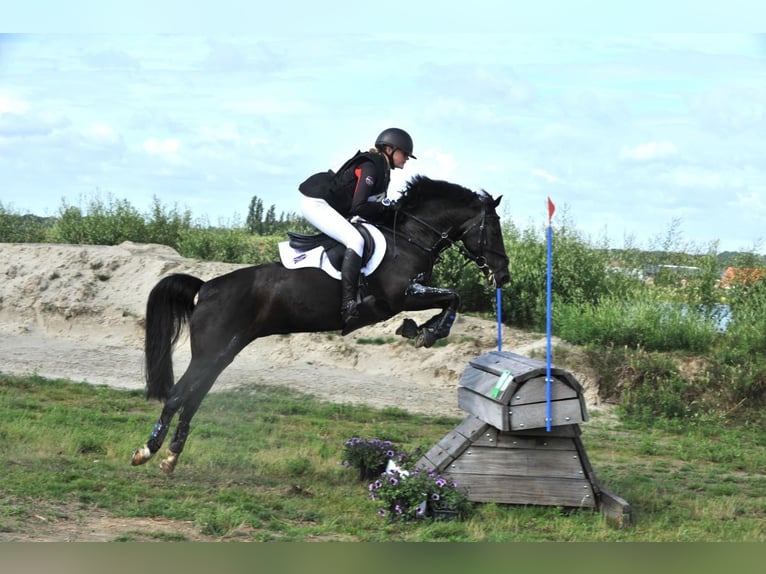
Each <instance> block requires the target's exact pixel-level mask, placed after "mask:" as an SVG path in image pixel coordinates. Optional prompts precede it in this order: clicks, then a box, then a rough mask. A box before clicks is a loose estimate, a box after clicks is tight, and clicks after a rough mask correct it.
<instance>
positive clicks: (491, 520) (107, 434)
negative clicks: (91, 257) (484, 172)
mask: <svg viewBox="0 0 766 574" xmlns="http://www.w3.org/2000/svg"><path fill="white" fill-rule="evenodd" d="M158 414H159V406H158V405H157V404H156V403H147V402H146V401H145V400H144V399H143V397H142V395H141V393H139V392H135V391H121V390H115V389H110V388H107V387H101V386H92V385H89V384H85V383H72V382H68V381H60V380H56V381H51V380H46V379H42V378H39V377H32V378H24V379H21V378H12V377H6V376H2V375H0V440H1V441H2V444H3V449H2V451H0V466H1V467H2V468H3V474H2V482H0V539H2V537H3V533H10V534H12V533H13V532H22V531H24V529H29V528H31V526H30V525H31V524H33V523H34V521H35V520H39V517H43V518H45V519H46V520H48V521H55V520H56V519H57V518H60V517H61V515H62V513H63V514H66V513H70V514H71V512H72V509H73V508H74V509H76V510H75V512H76V513H82V514H86V513H88V512H89V511H90V510H92V509H99V510H101V511H105V512H108V513H110V514H111V515H113V516H117V517H148V518H151V517H161V518H164V519H168V520H178V521H187V522H189V523H192V524H193V525H194V528H195V529H196V531H197V532H199V533H200V534H203V535H205V536H208V537H211V538H214V539H223V540H252V541H270V540H282V541H310V540H338V541H346V540H347V541H761V542H763V541H766V535H764V531H763V523H764V519H765V518H766V477H764V475H763V469H764V468H766V437H764V434H763V430H762V428H760V427H753V428H747V427H745V428H736V429H725V428H710V427H708V426H705V425H701V424H697V425H689V426H685V427H680V426H678V425H679V423H675V424H676V425H677V426H676V427H673V426H671V425H666V428H660V427H659V426H657V427H655V428H646V427H640V428H636V427H631V426H629V425H627V424H621V423H615V422H609V420H611V419H608V417H602V416H599V413H598V412H595V413H592V414H593V417H592V421H591V422H589V423H587V424H585V425H583V427H582V429H583V441H584V443H585V446H586V449H587V452H588V455H589V458H590V460H591V463H592V465H593V468H594V471H595V473H596V476H597V477H598V479H599V482H600V484H601V486H603V487H604V488H608V489H609V490H611V491H612V492H614V493H616V494H618V495H620V496H622V497H623V498H625V499H626V500H628V501H629V502H630V503H631V506H632V508H633V512H634V524H633V525H632V526H630V527H629V528H626V529H622V530H620V529H617V528H614V527H613V526H611V525H610V523H608V522H607V521H606V519H605V518H604V517H602V516H601V515H600V514H599V513H597V512H591V511H575V512H569V511H566V510H564V509H559V508H550V507H513V506H506V505H498V504H482V505H477V507H476V509H475V512H474V513H473V514H472V516H471V518H470V519H469V520H466V521H463V522H435V523H432V522H423V523H411V524H401V523H391V522H388V521H386V520H385V519H382V518H380V517H378V516H377V515H376V506H375V503H374V502H373V501H371V500H369V499H368V496H367V487H366V484H363V483H360V482H359V480H358V474H357V472H355V471H354V470H351V469H347V468H344V467H343V466H341V464H340V462H341V456H342V450H343V443H344V441H345V440H346V439H348V438H350V437H352V436H361V437H366V438H380V439H389V440H391V441H393V442H395V443H396V444H397V445H401V446H402V447H403V448H407V449H413V448H416V447H422V448H425V449H428V448H430V447H431V446H432V445H433V444H435V443H436V442H437V441H438V440H440V439H441V438H442V437H444V436H445V435H446V434H447V433H448V432H449V431H450V430H452V429H453V428H454V427H455V425H456V424H457V423H458V422H459V421H458V420H457V419H448V418H438V417H423V416H417V415H412V414H409V413H407V412H405V411H403V410H400V409H384V410H376V409H372V408H368V407H364V406H350V405H342V404H331V403H325V402H320V401H317V400H315V399H313V398H311V397H309V396H306V395H301V394H298V393H295V392H293V391H291V390H289V389H286V388H280V387H261V386H254V387H249V388H247V389H241V390H236V391H227V392H221V393H213V394H211V395H209V396H208V397H207V398H206V399H205V402H204V403H203V404H202V407H201V409H200V411H199V412H198V414H197V416H196V418H195V419H194V421H193V425H192V433H191V435H190V438H189V441H188V443H187V448H186V450H185V452H184V453H183V456H182V457H181V460H180V462H179V465H178V467H177V469H176V471H175V473H174V475H172V476H166V475H164V474H163V473H162V472H161V471H160V470H159V469H158V468H157V463H158V462H159V460H158V459H159V457H158V458H157V459H155V460H152V461H151V462H150V463H148V464H147V465H144V466H141V467H131V466H130V464H129V460H130V455H131V453H132V451H133V450H134V449H135V448H137V447H139V446H141V445H142V444H143V443H144V442H145V440H146V438H147V437H148V433H149V432H150V430H151V427H152V425H153V424H154V422H155V420H156V418H157V416H158ZM152 536H153V537H154V538H156V539H158V540H163V541H174V540H182V539H184V537H183V536H182V535H181V534H177V535H176V534H173V533H169V534H155V535H147V534H146V533H137V534H131V533H127V534H121V535H120V537H119V539H120V540H134V539H136V538H140V539H146V538H147V537H149V538H151V537H152Z"/></svg>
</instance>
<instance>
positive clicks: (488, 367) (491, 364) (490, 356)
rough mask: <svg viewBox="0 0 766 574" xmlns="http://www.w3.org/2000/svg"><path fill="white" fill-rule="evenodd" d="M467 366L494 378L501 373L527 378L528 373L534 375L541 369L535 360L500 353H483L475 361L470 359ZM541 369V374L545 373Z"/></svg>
mask: <svg viewBox="0 0 766 574" xmlns="http://www.w3.org/2000/svg"><path fill="white" fill-rule="evenodd" d="M469 364H470V365H471V366H473V367H476V368H477V369H481V370H482V371H487V372H489V373H492V374H494V375H496V376H500V374H501V373H502V372H503V371H510V372H511V373H512V374H513V376H514V378H519V377H521V378H524V377H528V376H529V374H530V373H535V372H537V371H539V370H540V368H541V363H540V362H539V361H536V360H535V359H530V358H529V357H524V356H522V355H516V354H514V353H508V352H502V351H501V352H497V351H492V352H490V353H485V354H484V355H480V356H479V357H476V358H475V359H471V361H469ZM542 368H543V372H545V365H544V364H542ZM538 374H539V373H538Z"/></svg>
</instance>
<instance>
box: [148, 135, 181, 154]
mask: <svg viewBox="0 0 766 574" xmlns="http://www.w3.org/2000/svg"><path fill="white" fill-rule="evenodd" d="M143 147H144V151H145V152H146V153H148V154H151V155H158V156H161V157H164V158H166V159H178V149H179V148H180V147H181V141H180V140H178V139H176V138H165V139H157V138H149V139H148V140H146V141H145V142H144V146H143Z"/></svg>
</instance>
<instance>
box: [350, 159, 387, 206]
mask: <svg viewBox="0 0 766 574" xmlns="http://www.w3.org/2000/svg"><path fill="white" fill-rule="evenodd" d="M354 174H355V175H356V187H355V188H354V195H353V197H352V199H351V215H358V216H360V217H363V218H365V219H371V218H374V217H375V216H376V215H379V214H380V212H381V211H382V209H383V207H382V206H381V204H380V202H379V201H378V199H379V198H378V197H375V196H373V193H374V191H375V184H376V183H377V177H378V174H377V171H376V169H375V164H374V163H372V162H371V161H365V162H362V163H360V164H359V165H358V166H357V167H356V168H355V169H354Z"/></svg>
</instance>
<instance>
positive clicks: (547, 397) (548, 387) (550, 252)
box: [545, 197, 556, 432]
mask: <svg viewBox="0 0 766 574" xmlns="http://www.w3.org/2000/svg"><path fill="white" fill-rule="evenodd" d="M555 210H556V206H555V205H553V202H552V201H551V198H550V197H549V198H548V230H547V231H548V233H547V235H548V238H547V239H548V273H547V278H548V280H547V286H546V287H547V288H546V301H545V308H546V326H545V331H546V342H547V351H546V358H545V430H547V431H548V432H550V430H551V419H552V418H553V417H552V415H551V355H552V349H551V330H552V328H551V323H552V320H551V315H552V313H551V308H552V299H553V297H552V291H553V289H552V284H553V281H552V280H553V227H552V225H551V220H552V219H553V212H554V211H555Z"/></svg>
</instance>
